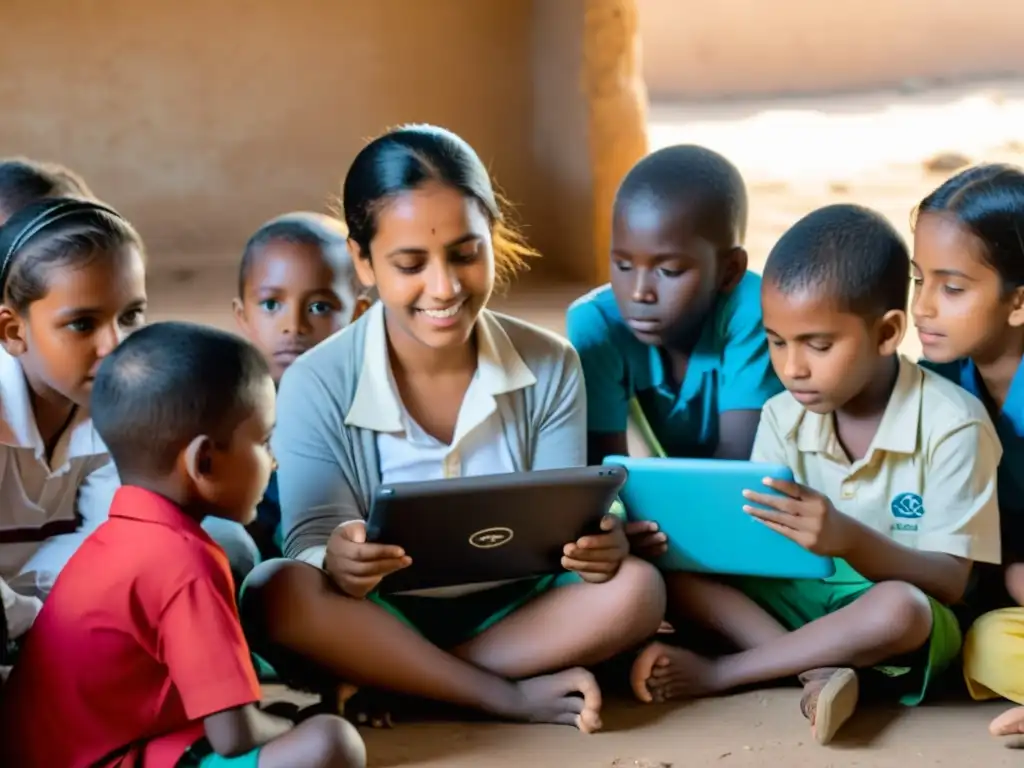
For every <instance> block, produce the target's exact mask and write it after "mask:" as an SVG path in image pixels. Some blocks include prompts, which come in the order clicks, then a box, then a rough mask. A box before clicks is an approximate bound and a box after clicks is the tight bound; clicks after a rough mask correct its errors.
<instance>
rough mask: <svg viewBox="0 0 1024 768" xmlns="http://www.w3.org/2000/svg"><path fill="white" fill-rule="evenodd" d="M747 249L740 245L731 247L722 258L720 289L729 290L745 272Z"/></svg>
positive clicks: (737, 283)
mask: <svg viewBox="0 0 1024 768" xmlns="http://www.w3.org/2000/svg"><path fill="white" fill-rule="evenodd" d="M747 262H748V258H747V249H746V248H743V247H742V246H736V247H735V248H731V249H730V250H729V251H728V252H727V253H726V254H725V257H724V259H723V260H722V274H721V285H720V290H722V291H725V292H729V291H731V290H732V289H733V288H735V287H736V286H737V285H739V284H740V280H742V279H743V276H744V275H745V274H747Z"/></svg>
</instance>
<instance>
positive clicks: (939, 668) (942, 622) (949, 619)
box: [730, 559, 963, 707]
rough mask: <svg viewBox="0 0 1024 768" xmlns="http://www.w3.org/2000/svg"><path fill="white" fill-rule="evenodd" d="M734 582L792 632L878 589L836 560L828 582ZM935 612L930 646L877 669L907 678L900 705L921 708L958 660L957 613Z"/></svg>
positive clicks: (936, 606)
mask: <svg viewBox="0 0 1024 768" xmlns="http://www.w3.org/2000/svg"><path fill="white" fill-rule="evenodd" d="M730 583H732V584H733V585H734V586H736V587H737V588H739V589H740V590H741V591H742V592H743V593H744V594H746V595H747V596H748V597H750V598H751V599H753V600H754V601H755V602H756V603H757V604H758V605H760V606H761V607H762V608H764V609H765V610H766V611H768V613H770V614H772V615H773V616H775V618H776V619H778V621H779V622H780V623H781V624H782V625H783V626H785V627H786V628H787V629H789V630H790V631H792V630H795V629H799V628H800V627H802V626H804V625H805V624H810V623H811V622H812V621H816V620H818V619H820V618H822V617H824V616H827V615H828V614H830V613H835V612H836V611H838V610H839V609H840V608H844V607H846V606H847V605H849V604H850V603H852V602H853V601H855V600H857V599H858V598H859V597H860V596H861V595H863V594H864V593H865V592H867V591H868V590H869V589H871V588H872V587H873V586H875V584H874V582H872V581H868V580H867V579H865V578H864V577H863V576H861V575H860V574H859V573H857V571H855V570H854V569H853V568H851V567H850V565H849V564H848V563H847V562H846V561H845V560H838V559H837V560H836V572H835V575H833V576H830V577H829V578H827V579H764V578H752V577H742V578H737V579H731V580H730ZM928 602H929V603H930V604H931V608H932V632H931V636H930V638H929V640H928V644H927V646H925V647H922V648H921V649H920V650H919V651H917V652H915V653H912V654H910V655H908V656H906V657H901V658H899V659H894V660H893V664H892V665H880V666H878V667H875V669H876V670H878V671H879V672H881V673H882V674H884V675H885V676H887V677H890V678H896V677H899V678H904V679H903V680H901V683H905V685H902V684H901V686H900V688H901V690H905V691H907V692H906V693H903V694H902V695H901V697H900V701H901V703H903V704H905V705H907V706H911V707H912V706H916V705H917V704H920V703H921V701H922V700H923V699H924V697H925V694H926V693H927V691H928V686H929V684H930V683H932V682H933V681H934V679H935V678H936V677H938V676H939V675H940V674H941V673H942V672H943V671H944V670H945V669H946V668H947V667H948V666H949V665H950V664H951V663H952V662H953V661H954V660H955V659H956V657H957V654H958V653H959V652H960V646H961V645H962V643H963V636H962V634H961V632H960V625H959V623H958V622H957V619H956V616H955V615H954V613H953V611H952V610H950V609H949V608H948V607H947V606H945V605H943V604H942V603H940V602H938V601H937V600H933V599H932V598H930V597H929V598H928Z"/></svg>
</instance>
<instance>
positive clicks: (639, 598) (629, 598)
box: [608, 556, 665, 632]
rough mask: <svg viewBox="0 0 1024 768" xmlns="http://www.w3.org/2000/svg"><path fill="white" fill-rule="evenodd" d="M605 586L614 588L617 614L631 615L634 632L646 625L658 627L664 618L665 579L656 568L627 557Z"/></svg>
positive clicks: (638, 559)
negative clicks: (634, 625)
mask: <svg viewBox="0 0 1024 768" xmlns="http://www.w3.org/2000/svg"><path fill="white" fill-rule="evenodd" d="M608 584H609V585H614V587H615V589H614V592H615V596H616V597H615V598H613V599H615V600H616V602H617V606H616V608H617V612H619V613H621V614H622V615H624V616H631V617H632V621H634V622H636V624H637V629H638V630H639V629H646V627H647V625H648V624H650V625H652V626H653V627H654V629H655V630H656V629H657V628H658V626H659V625H660V624H661V620H662V618H663V617H664V616H665V580H664V579H663V578H662V576H661V573H659V571H658V569H657V568H655V567H654V566H653V565H651V564H650V563H648V562H647V561H646V560H641V559H640V558H639V557H633V556H629V557H627V558H626V559H625V560H623V561H622V565H621V566H619V572H618V573H617V574H616V575H615V578H614V579H612V580H611V581H610V582H608ZM653 631H654V630H652V632H653Z"/></svg>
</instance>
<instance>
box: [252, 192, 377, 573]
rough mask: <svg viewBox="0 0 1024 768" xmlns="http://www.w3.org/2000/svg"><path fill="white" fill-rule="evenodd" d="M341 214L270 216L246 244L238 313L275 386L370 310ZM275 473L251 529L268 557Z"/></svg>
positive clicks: (276, 548) (274, 550)
mask: <svg viewBox="0 0 1024 768" xmlns="http://www.w3.org/2000/svg"><path fill="white" fill-rule="evenodd" d="M346 238H347V232H346V231H345V227H344V225H342V223H341V222H340V221H338V220H337V219H333V218H331V217H330V216H324V215H323V214H319V213H307V212H296V213H288V214H285V215H283V216H278V217H277V218H274V219H271V220H270V221H268V222H267V223H265V224H264V225H263V226H262V227H260V228H259V229H258V230H256V233H255V234H254V235H253V236H252V237H251V238H249V242H248V243H246V246H245V252H244V253H243V255H242V265H241V268H240V269H239V275H238V297H237V298H236V299H235V300H234V303H233V305H234V311H235V318H236V320H237V321H238V325H239V327H240V328H241V330H242V332H243V333H244V334H245V336H246V337H247V338H248V339H249V341H251V342H252V343H253V344H254V345H255V346H256V348H257V349H259V350H260V352H262V353H263V357H264V359H266V361H267V365H269V366H270V372H271V375H272V376H273V377H274V384H275V385H277V384H278V383H279V382H280V381H281V376H282V374H283V373H284V372H285V370H286V369H287V368H288V366H289V365H291V364H292V363H293V362H294V361H295V359H296V358H297V357H298V356H299V355H301V354H302V353H303V352H305V351H306V350H308V349H312V348H313V347H315V346H316V345H317V344H319V343H320V342H321V341H323V340H324V339H326V338H327V337H328V336H330V335H331V334H333V333H334V332H335V331H338V330H340V329H341V328H343V327H344V326H346V325H348V323H349V322H351V321H352V320H353V319H355V317H357V316H358V314H360V313H361V311H362V310H363V309H365V301H366V299H365V297H364V296H362V295H361V294H360V291H359V280H358V278H357V277H356V273H355V269H354V268H353V266H352V259H350V258H349V255H348V250H347V248H346V244H345V240H346ZM280 525H281V508H280V505H279V503H278V496H277V477H276V476H275V474H271V476H270V483H269V484H268V485H267V490H266V493H264V494H263V499H262V501H260V503H259V506H258V507H257V509H256V519H255V520H254V521H253V522H252V523H251V524H250V525H249V527H248V531H249V533H250V534H251V535H252V538H253V539H254V540H255V542H256V545H257V546H258V547H259V551H260V555H261V556H262V557H263V558H264V559H268V560H269V559H270V558H273V557H280V556H281V532H280Z"/></svg>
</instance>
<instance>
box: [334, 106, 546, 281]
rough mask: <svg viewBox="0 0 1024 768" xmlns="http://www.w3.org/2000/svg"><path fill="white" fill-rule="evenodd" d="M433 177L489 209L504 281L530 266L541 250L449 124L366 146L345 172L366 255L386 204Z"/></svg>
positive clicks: (357, 236) (346, 197)
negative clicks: (513, 218)
mask: <svg viewBox="0 0 1024 768" xmlns="http://www.w3.org/2000/svg"><path fill="white" fill-rule="evenodd" d="M431 181H434V182H439V183H441V184H445V185H448V186H450V187H454V188H455V189H457V190H459V192H461V193H462V194H463V195H466V196H467V197H471V198H473V199H474V200H475V201H476V202H477V203H478V204H479V205H480V207H481V208H482V209H483V212H484V214H485V215H486V216H487V218H488V220H489V221H490V223H491V236H492V239H493V242H494V263H495V273H496V276H497V279H498V281H499V282H506V281H507V280H508V278H510V277H511V276H512V275H513V274H514V273H515V272H516V271H517V270H519V269H521V268H523V267H525V261H526V259H527V258H528V257H531V256H537V255H539V254H538V253H537V251H535V250H534V249H533V248H532V247H530V245H529V244H528V243H527V242H526V240H525V238H523V236H522V234H521V233H520V232H519V230H518V229H517V228H516V227H515V226H514V225H513V224H512V223H511V222H510V221H509V220H508V218H507V209H508V205H507V203H506V202H505V200H504V199H503V198H502V196H501V195H500V194H499V193H498V192H496V191H495V190H494V186H493V184H492V182H491V177H490V175H489V174H488V173H487V169H486V168H485V167H484V164H483V162H481V160H480V157H479V156H478V155H477V153H476V152H475V151H474V150H473V148H472V147H471V146H469V144H467V143H466V142H465V141H464V140H463V139H461V138H460V137H458V136H456V135H455V134H454V133H452V132H451V131H448V130H445V129H444V128H437V127H435V126H432V125H408V126H403V127H401V128H396V129H394V130H391V131H388V132H387V133H385V134H384V135H383V136H379V137H378V138H376V139H374V140H373V141H371V142H370V143H369V144H367V145H366V146H365V147H363V149H362V151H360V153H359V154H358V155H356V159H355V160H354V161H352V166H351V167H350V168H349V169H348V173H347V174H346V175H345V183H344V186H343V189H342V199H341V204H342V209H343V212H344V216H345V223H346V224H347V225H348V230H349V237H350V238H351V239H352V240H353V241H355V243H356V244H357V245H358V246H359V251H360V256H361V257H363V258H369V256H370V241H372V240H373V238H374V235H376V229H377V214H378V213H379V212H380V210H381V208H382V207H384V206H385V205H386V204H387V203H388V202H389V201H390V200H392V199H393V198H394V197H395V196H397V195H399V194H401V193H402V192H407V191H410V190H413V189H417V188H418V187H421V186H422V185H424V184H426V183H428V182H431Z"/></svg>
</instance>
